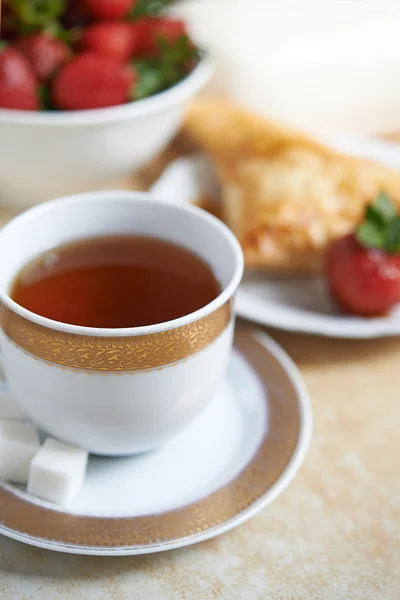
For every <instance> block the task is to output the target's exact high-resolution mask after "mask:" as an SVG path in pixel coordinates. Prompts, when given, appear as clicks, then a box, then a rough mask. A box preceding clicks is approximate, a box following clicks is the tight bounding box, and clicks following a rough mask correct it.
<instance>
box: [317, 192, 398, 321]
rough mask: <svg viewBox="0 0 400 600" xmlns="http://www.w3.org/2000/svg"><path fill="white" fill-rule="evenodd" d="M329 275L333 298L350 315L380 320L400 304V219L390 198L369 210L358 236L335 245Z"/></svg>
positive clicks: (330, 253) (381, 198) (383, 197)
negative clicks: (376, 317)
mask: <svg viewBox="0 0 400 600" xmlns="http://www.w3.org/2000/svg"><path fill="white" fill-rule="evenodd" d="M326 274H327V278H328V285H329V288H330V290H331V293H332V296H333V298H334V299H335V300H336V302H337V303H338V305H339V306H340V307H341V308H343V309H344V310H345V311H347V312H350V313H353V314H357V315H360V316H376V315H380V314H384V313H386V312H387V311H388V310H390V309H391V308H392V307H393V306H394V305H395V304H397V303H398V302H400V216H399V215H397V213H396V211H395V209H394V207H393V204H392V202H391V201H390V199H389V198H388V196H386V195H385V194H381V195H380V196H379V197H378V198H377V199H376V201H375V202H374V203H373V204H371V205H370V206H368V207H367V209H366V211H365V218H364V221H363V222H362V223H361V224H360V225H359V227H358V228H357V229H356V231H355V232H354V233H352V234H349V235H346V236H345V237H342V238H339V239H337V240H335V241H334V242H333V243H332V244H331V246H330V248H329V250H328V253H327V262H326Z"/></svg>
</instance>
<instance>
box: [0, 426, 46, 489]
mask: <svg viewBox="0 0 400 600" xmlns="http://www.w3.org/2000/svg"><path fill="white" fill-rule="evenodd" d="M39 448H40V442H39V437H38V434H37V431H36V429H35V427H34V426H33V425H31V424H30V423H23V422H22V421H9V420H7V419H0V479H6V480H8V481H14V482H15V483H26V482H27V481H28V474H29V467H30V464H31V460H32V458H33V457H34V456H35V454H36V453H37V451H38V450H39Z"/></svg>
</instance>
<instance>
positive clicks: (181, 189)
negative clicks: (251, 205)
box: [152, 136, 400, 338]
mask: <svg viewBox="0 0 400 600" xmlns="http://www.w3.org/2000/svg"><path fill="white" fill-rule="evenodd" d="M323 141H325V142H327V143H328V144H329V145H330V146H332V147H334V148H335V149H337V150H339V151H342V152H345V153H347V154H354V155H357V156H361V157H364V158H369V159H372V160H376V161H377V162H381V163H383V164H386V165H388V166H390V167H392V168H395V169H399V170H400V153H399V149H398V146H397V145H394V144H390V143H388V142H381V141H376V140H372V141H371V140H358V139H355V138H350V137H344V136H340V137H335V138H333V137H329V138H325V139H324V140H323ZM152 190H153V191H154V193H155V194H157V196H158V197H162V198H164V199H165V200H168V201H170V202H177V203H187V202H196V200H198V199H199V198H201V197H202V196H203V195H207V196H208V197H213V196H216V184H215V178H214V175H213V172H212V169H211V168H210V165H209V164H208V163H207V161H206V160H205V159H204V158H202V157H194V158H184V159H179V160H177V161H175V162H174V163H172V164H171V165H170V166H169V167H168V168H167V169H166V171H165V172H164V173H163V175H162V176H161V178H160V179H159V180H158V182H156V184H155V185H154V186H153V188H152ZM236 310H237V313H238V314H239V315H240V316H241V317H244V318H246V319H248V320H250V321H253V322H256V323H260V324H262V325H267V326H272V327H276V328H278V329H286V330H289V331H299V332H303V333H313V334H318V335H327V336H331V337H342V338H374V337H382V336H390V335H392V336H393V335H400V309H399V307H397V308H396V309H395V310H393V311H392V312H391V313H390V314H389V315H388V316H385V317H380V318H374V319H363V318H361V317H352V316H348V315H344V314H341V313H340V312H339V311H338V310H337V308H336V307H335V305H334V304H333V303H332V302H331V299H330V297H329V294H328V293H327V289H326V286H325V282H324V280H323V278H322V277H308V278H304V277H299V278H294V277H292V278H288V277H286V278H283V277H282V278H277V277H275V278H274V277H271V276H268V275H265V274H255V275H254V274H250V273H247V274H246V276H245V277H244V279H243V282H242V284H241V286H240V288H239V291H238V294H237V301H236Z"/></svg>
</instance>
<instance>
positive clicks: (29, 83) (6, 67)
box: [0, 47, 40, 110]
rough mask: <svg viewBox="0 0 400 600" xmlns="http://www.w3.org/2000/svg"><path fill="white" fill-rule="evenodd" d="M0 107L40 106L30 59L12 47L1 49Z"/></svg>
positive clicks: (36, 83)
mask: <svg viewBox="0 0 400 600" xmlns="http://www.w3.org/2000/svg"><path fill="white" fill-rule="evenodd" d="M0 108H14V109H18V110H39V108H40V104H39V94H38V81H37V77H36V75H35V72H34V70H33V69H32V67H31V65H30V63H29V61H28V59H27V58H26V57H25V56H24V55H23V54H21V52H19V51H18V50H16V49H15V48H11V47H5V48H4V49H3V50H0Z"/></svg>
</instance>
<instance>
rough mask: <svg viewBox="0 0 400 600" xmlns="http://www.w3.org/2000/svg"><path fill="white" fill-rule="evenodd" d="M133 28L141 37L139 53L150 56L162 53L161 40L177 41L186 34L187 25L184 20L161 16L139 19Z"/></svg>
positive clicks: (133, 24)
mask: <svg viewBox="0 0 400 600" xmlns="http://www.w3.org/2000/svg"><path fill="white" fill-rule="evenodd" d="M132 29H133V30H134V31H136V33H137V36H138V37H139V44H138V48H137V54H138V55H139V56H144V57H149V56H157V55H158V54H159V53H160V50H161V49H160V42H161V41H162V40H163V41H165V42H167V43H168V42H176V41H177V40H179V38H181V37H182V36H186V35H187V32H186V27H185V24H184V23H183V21H179V20H173V19H160V18H150V17H149V18H144V19H138V20H137V21H134V22H133V23H132Z"/></svg>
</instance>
